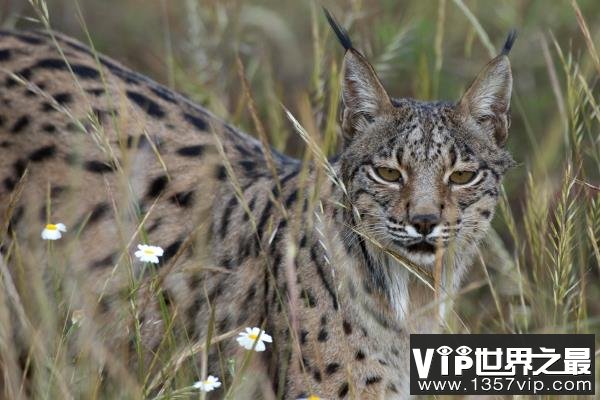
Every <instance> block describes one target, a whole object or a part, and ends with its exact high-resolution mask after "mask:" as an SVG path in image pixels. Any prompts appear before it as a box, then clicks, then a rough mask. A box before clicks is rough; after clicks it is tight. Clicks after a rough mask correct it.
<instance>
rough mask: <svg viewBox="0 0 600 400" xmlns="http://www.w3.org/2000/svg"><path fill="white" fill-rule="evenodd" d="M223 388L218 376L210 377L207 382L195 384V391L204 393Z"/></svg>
mask: <svg viewBox="0 0 600 400" xmlns="http://www.w3.org/2000/svg"><path fill="white" fill-rule="evenodd" d="M219 386H221V382H219V378H217V377H216V376H212V375H209V376H208V377H207V378H206V379H205V380H203V381H198V382H196V383H194V389H199V390H201V391H203V392H212V391H213V390H215V389H216V388H218V387H219Z"/></svg>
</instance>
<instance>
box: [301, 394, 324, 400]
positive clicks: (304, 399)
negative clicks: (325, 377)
mask: <svg viewBox="0 0 600 400" xmlns="http://www.w3.org/2000/svg"><path fill="white" fill-rule="evenodd" d="M298 400H321V398H320V397H319V396H315V395H314V394H311V395H310V396H308V397H301V398H299V399H298Z"/></svg>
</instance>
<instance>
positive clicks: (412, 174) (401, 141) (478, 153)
mask: <svg viewBox="0 0 600 400" xmlns="http://www.w3.org/2000/svg"><path fill="white" fill-rule="evenodd" d="M394 107H395V109H394V110H393V112H392V113H391V114H390V115H389V116H385V117H382V118H380V120H377V121H373V124H372V126H371V127H370V128H369V129H367V131H365V132H363V134H364V139H362V140H357V141H356V143H352V144H351V145H350V146H349V148H348V150H347V151H348V152H350V153H353V152H364V155H363V157H362V161H361V162H360V163H356V164H355V165H354V167H355V171H354V174H352V175H351V180H350V181H349V182H348V187H349V189H350V196H351V198H352V204H353V205H354V206H355V207H356V209H357V210H358V213H359V214H360V216H361V221H360V222H359V225H360V226H361V228H362V229H363V231H364V232H365V233H366V234H368V235H370V236H372V237H374V238H376V240H377V241H378V242H379V243H381V244H382V245H383V246H385V247H386V248H389V249H394V250H395V251H396V252H398V253H399V254H401V255H403V256H405V257H407V258H408V259H409V260H411V261H413V262H416V263H418V264H420V265H423V266H427V265H431V264H432V263H433V262H434V259H435V251H436V248H437V247H439V246H442V247H446V248H447V247H449V246H451V245H455V246H456V248H457V249H459V248H464V247H465V246H468V245H469V243H476V242H477V241H478V240H479V239H481V237H482V235H483V233H484V232H485V229H486V228H487V227H488V225H489V221H490V219H491V217H492V215H493V210H494V206H495V204H496V198H497V195H498V192H499V186H500V183H501V182H500V179H501V176H502V174H503V173H504V171H505V169H506V167H507V166H509V165H510V163H511V159H510V156H508V154H507V153H506V151H505V150H503V149H500V148H499V147H498V146H497V145H496V144H495V143H493V142H492V141H490V140H485V138H482V137H481V135H480V134H479V133H478V131H477V130H475V131H474V132H471V131H469V129H468V127H465V126H464V125H463V124H461V123H460V121H457V113H458V111H457V110H456V107H455V106H453V105H448V104H427V103H418V102H414V101H410V100H402V101H397V102H394ZM369 142H372V143H369Z"/></svg>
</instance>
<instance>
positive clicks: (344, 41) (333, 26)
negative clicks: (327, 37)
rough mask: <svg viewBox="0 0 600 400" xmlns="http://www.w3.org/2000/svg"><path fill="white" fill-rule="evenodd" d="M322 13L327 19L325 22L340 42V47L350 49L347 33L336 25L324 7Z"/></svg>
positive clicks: (350, 43) (350, 44)
mask: <svg viewBox="0 0 600 400" xmlns="http://www.w3.org/2000/svg"><path fill="white" fill-rule="evenodd" d="M323 12H324V13H325V17H326V18H327V22H329V25H330V26H331V29H333V31H334V32H335V35H336V36H337V38H338V40H339V41H340V43H341V44H342V46H344V49H346V50H350V49H352V48H353V47H352V41H351V40H350V36H349V35H348V32H346V30H345V29H344V28H342V27H341V26H340V24H338V22H337V21H336V20H335V18H334V17H333V15H331V13H330V12H329V11H328V10H327V9H326V8H325V7H323Z"/></svg>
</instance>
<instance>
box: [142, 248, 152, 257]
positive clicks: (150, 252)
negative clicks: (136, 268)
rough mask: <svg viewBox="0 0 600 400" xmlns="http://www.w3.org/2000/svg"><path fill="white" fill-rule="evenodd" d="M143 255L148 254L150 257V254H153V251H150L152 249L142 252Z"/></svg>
mask: <svg viewBox="0 0 600 400" xmlns="http://www.w3.org/2000/svg"><path fill="white" fill-rule="evenodd" d="M144 254H148V255H150V256H151V255H152V254H154V250H152V249H146V250H144Z"/></svg>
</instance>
